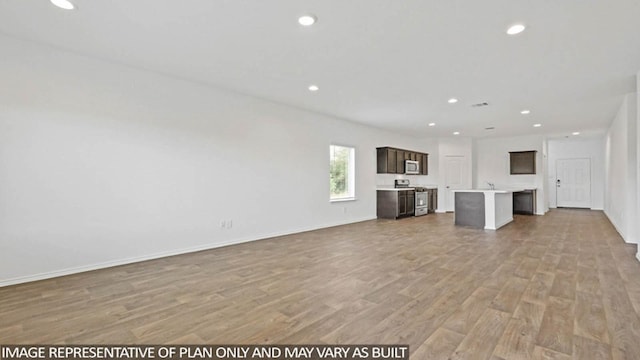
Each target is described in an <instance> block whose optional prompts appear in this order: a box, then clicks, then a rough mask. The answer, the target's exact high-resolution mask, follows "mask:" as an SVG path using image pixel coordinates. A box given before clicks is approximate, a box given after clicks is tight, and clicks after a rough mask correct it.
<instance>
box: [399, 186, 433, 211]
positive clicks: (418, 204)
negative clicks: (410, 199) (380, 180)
mask: <svg viewBox="0 0 640 360" xmlns="http://www.w3.org/2000/svg"><path fill="white" fill-rule="evenodd" d="M394 187H396V188H409V189H410V188H411V186H410V184H409V180H407V179H398V180H395V185H394ZM413 189H414V190H415V206H414V209H415V212H414V216H422V215H427V214H428V213H429V193H428V192H427V188H425V187H415V188H413Z"/></svg>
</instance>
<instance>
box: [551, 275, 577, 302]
mask: <svg viewBox="0 0 640 360" xmlns="http://www.w3.org/2000/svg"><path fill="white" fill-rule="evenodd" d="M549 295H550V296H555V297H561V298H565V299H569V300H573V298H575V296H576V273H575V272H565V271H560V270H558V271H557V272H556V276H555V278H554V279H553V285H552V286H551V291H550V292H549Z"/></svg>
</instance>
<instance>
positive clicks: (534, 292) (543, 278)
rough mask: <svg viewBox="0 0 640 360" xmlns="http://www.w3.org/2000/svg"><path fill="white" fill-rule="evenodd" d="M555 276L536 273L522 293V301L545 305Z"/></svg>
mask: <svg viewBox="0 0 640 360" xmlns="http://www.w3.org/2000/svg"><path fill="white" fill-rule="evenodd" d="M554 278H555V274H550V273H546V272H539V273H536V274H535V275H534V276H533V278H532V279H531V282H529V284H528V285H527V288H526V289H525V290H524V292H523V293H522V301H528V302H533V303H538V304H546V303H547V298H548V297H549V292H550V291H551V286H552V285H553V279H554Z"/></svg>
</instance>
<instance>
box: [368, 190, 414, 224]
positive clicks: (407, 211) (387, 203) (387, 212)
mask: <svg viewBox="0 0 640 360" xmlns="http://www.w3.org/2000/svg"><path fill="white" fill-rule="evenodd" d="M376 201H377V202H376V208H377V210H376V214H377V216H378V218H381V219H397V218H401V217H405V216H413V215H414V214H415V202H416V192H415V191H414V190H398V191H394V190H378V191H377V199H376Z"/></svg>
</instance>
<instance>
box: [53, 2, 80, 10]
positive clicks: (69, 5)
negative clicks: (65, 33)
mask: <svg viewBox="0 0 640 360" xmlns="http://www.w3.org/2000/svg"><path fill="white" fill-rule="evenodd" d="M50 1H51V3H52V4H53V5H55V6H57V7H59V8H60V9H65V10H73V9H74V8H75V6H74V5H73V4H72V3H71V2H70V1H69V0H50Z"/></svg>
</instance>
